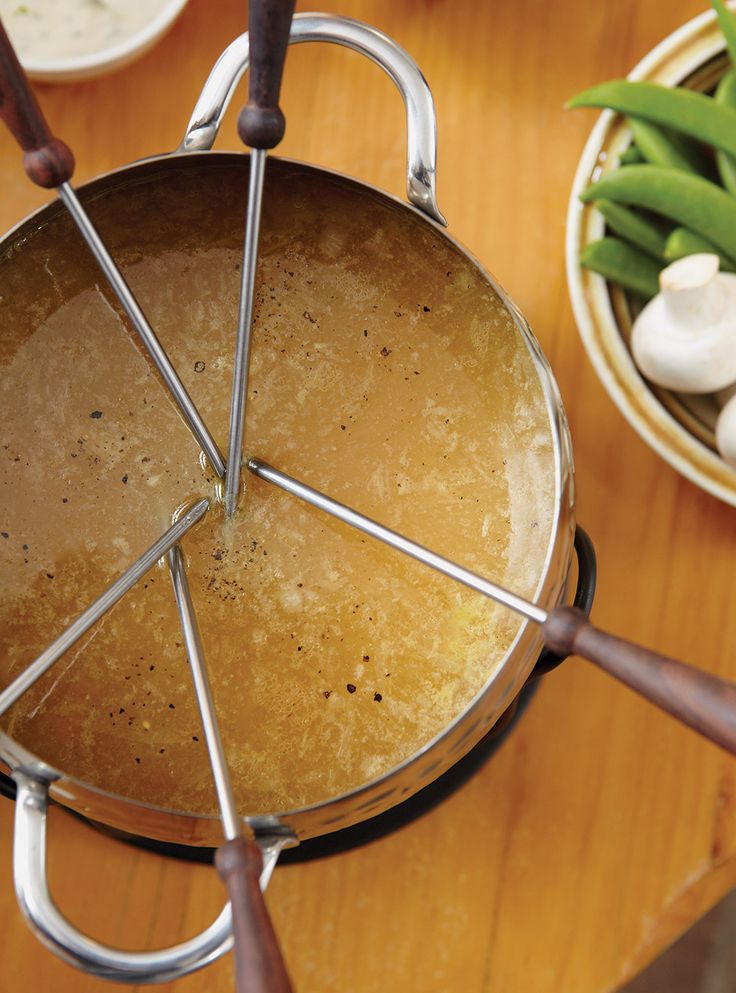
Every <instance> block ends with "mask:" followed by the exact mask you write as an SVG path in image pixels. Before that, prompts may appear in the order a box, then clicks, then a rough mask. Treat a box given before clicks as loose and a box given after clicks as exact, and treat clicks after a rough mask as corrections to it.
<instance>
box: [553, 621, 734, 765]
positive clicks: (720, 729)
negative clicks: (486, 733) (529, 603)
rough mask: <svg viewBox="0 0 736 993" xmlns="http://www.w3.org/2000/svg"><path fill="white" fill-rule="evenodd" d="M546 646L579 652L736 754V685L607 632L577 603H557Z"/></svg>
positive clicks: (689, 725) (568, 653) (571, 652)
mask: <svg viewBox="0 0 736 993" xmlns="http://www.w3.org/2000/svg"><path fill="white" fill-rule="evenodd" d="M542 635H543V637H544V641H545V644H546V645H548V647H549V648H551V649H552V650H553V651H555V652H559V653H560V654H565V655H579V656H581V657H582V658H584V659H587V660H588V661H589V662H593V663H594V664H595V665H597V666H598V667H599V668H600V669H603V670H604V672H607V673H608V674H609V675H610V676H613V677H614V679H618V680H619V682H622V683H625V685H626V686H629V687H630V688H631V689H632V690H635V691H636V692H637V693H640V694H641V695H642V696H643V697H645V698H646V699H647V700H649V701H650V702H651V703H653V704H655V706H657V707H659V708H660V709H661V710H664V711H666V712H667V713H668V714H671V715H672V716H673V717H675V718H676V719H677V720H678V721H681V722H682V723H683V724H686V725H687V726H688V727H690V728H692V729H693V731H697V732H698V733H699V734H702V735H703V736H704V737H705V738H708V739H709V740H710V741H712V742H714V743H715V744H716V745H720V746H721V748H725V749H726V751H728V752H730V753H731V754H732V755H736V684H734V683H730V682H728V681H727V680H725V679H719V678H718V677H717V676H713V675H711V674H710V673H707V672H701V671H700V670H699V669H695V668H694V667H693V666H690V665H685V664H684V663H683V662H678V661H676V660H675V659H671V658H668V657H667V656H666V655H660V654H659V652H654V651H652V650H651V649H648V648H643V647H642V646H641V645H635V644H632V643H631V642H630V641H625V640H624V639H623V638H617V637H616V636H615V635H612V634H608V633H607V632H606V631H601V630H600V629H599V628H597V627H595V626H594V625H593V624H591V623H590V621H589V620H588V618H587V616H586V615H585V614H584V613H583V611H582V610H579V609H578V608H577V607H555V609H554V610H552V611H550V613H549V614H548V615H547V619H546V621H545V622H544V623H543V625H542Z"/></svg>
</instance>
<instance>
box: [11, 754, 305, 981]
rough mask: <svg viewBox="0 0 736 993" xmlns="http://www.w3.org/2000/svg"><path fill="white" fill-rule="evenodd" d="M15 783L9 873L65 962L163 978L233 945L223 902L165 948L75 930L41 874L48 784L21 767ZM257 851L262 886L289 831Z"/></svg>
mask: <svg viewBox="0 0 736 993" xmlns="http://www.w3.org/2000/svg"><path fill="white" fill-rule="evenodd" d="M13 778H14V779H15V781H16V783H17V786H18V794H17V800H16V811H15V830H14V844H13V877H14V880H15V891H16V896H17V898H18V904H19V905H20V908H21V911H22V912H23V915H24V917H25V918H26V920H27V921H28V923H29V925H30V927H31V929H32V930H33V931H34V932H35V934H36V935H37V937H38V938H39V939H40V941H41V942H42V943H43V944H44V945H46V947H47V948H49V949H50V950H51V951H52V952H54V953H55V954H56V955H58V956H59V958H61V959H63V960H64V961H65V962H67V963H69V964H70V965H73V966H76V967H77V968H78V969H82V970H84V971H85V972H89V973H91V974H92V975H95V976H99V977H101V978H104V979H110V980H116V981H118V982H135V983H164V982H169V981H171V980H174V979H179V978H180V977H181V976H186V975H187V974H188V973H190V972H194V971H195V970H196V969H201V968H202V967H203V966H206V965H208V964H209V963H210V962H213V961H214V960H215V959H217V958H219V957H220V956H221V955H223V954H224V953H225V952H228V951H229V950H230V949H231V948H232V947H233V939H232V915H231V911H230V904H229V903H228V904H226V906H225V907H224V908H223V910H222V912H221V913H220V915H219V916H218V917H217V919H216V920H215V921H214V922H213V923H212V924H210V926H209V927H208V928H206V929H205V930H204V931H202V932H201V934H198V935H196V936H195V937H194V938H190V939H189V940H188V941H184V942H182V943H181V944H179V945H172V946H171V947H170V948H161V949H158V950H156V951H153V952H128V951H123V950H120V949H116V948H109V947H107V946H106V945H102V944H100V943H99V942H97V941H94V940H93V939H92V938H90V937H88V936H87V935H86V934H83V933H82V932H81V931H79V930H78V929H77V928H76V927H74V925H73V924H71V923H70V921H68V920H67V918H66V917H64V916H63V914H62V913H61V912H60V911H59V909H58V907H57V906H56V904H55V903H54V900H53V898H52V896H51V894H50V893H49V888H48V880H47V878H46V814H47V809H48V783H47V782H45V781H43V780H39V779H37V778H35V777H34V776H32V775H29V774H27V773H25V772H22V771H16V772H15V773H14V774H13ZM257 840H258V843H259V846H260V848H261V851H262V853H263V871H262V873H261V877H260V885H261V889H262V890H265V888H266V886H267V885H268V881H269V879H270V878H271V873H272V872H273V868H274V866H275V865H276V861H277V859H278V857H279V854H280V853H281V850H282V849H283V848H284V847H285V846H287V845H290V844H293V842H294V838H293V837H292V836H291V835H289V834H286V835H269V836H264V837H262V838H258V839H257Z"/></svg>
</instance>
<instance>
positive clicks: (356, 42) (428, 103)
mask: <svg viewBox="0 0 736 993" xmlns="http://www.w3.org/2000/svg"><path fill="white" fill-rule="evenodd" d="M305 41H324V42H328V43H330V44H334V45H343V46H344V47H345V48H350V49H352V50H353V51H354V52H359V53H360V54H361V55H365V56H366V57H367V58H369V59H370V60H371V61H372V62H375V63H376V65H378V66H380V67H381V69H383V71H384V72H385V73H386V74H387V75H388V76H389V77H390V78H391V79H392V80H393V82H394V83H395V84H396V87H397V89H398V90H399V92H400V93H401V96H402V98H403V100H404V106H405V107H406V127H407V143H408V152H407V165H406V195H407V197H408V199H409V200H410V202H411V203H413V204H414V206H415V207H418V208H419V209H420V210H421V211H423V212H424V213H425V214H427V215H428V216H429V217H431V218H432V220H434V221H437V222H438V223H439V224H442V225H443V226H446V225H447V221H446V220H445V218H444V217H443V216H442V214H441V212H440V210H439V207H438V206H437V197H436V193H435V178H436V164H437V122H436V117H435V112H434V101H433V100H432V94H431V92H430V89H429V86H428V85H427V81H426V80H425V78H424V76H423V75H422V73H421V72H420V70H419V67H418V66H417V64H416V62H415V61H414V60H413V59H412V58H411V56H410V55H409V54H408V52H405V51H404V49H403V48H401V47H400V46H399V45H397V44H396V42H395V41H392V39H391V38H389V37H388V35H385V34H384V33H383V32H382V31H378V30H377V29H376V28H373V27H371V26H370V25H368V24H363V23H362V22H361V21H356V20H353V18H351V17H336V16H333V15H331V14H296V15H295V16H294V19H293V21H292V22H291V32H290V35H289V44H290V45H298V44H301V43H302V42H305ZM248 60H249V44H248V34H247V33H246V34H242V35H240V37H239V38H236V39H235V41H234V42H232V43H231V44H230V45H229V46H228V47H227V48H226V49H225V51H224V52H223V53H222V55H221V56H220V58H219V59H218V60H217V62H216V63H215V66H214V68H213V69H212V72H211V73H210V75H209V77H208V79H207V82H206V83H205V84H204V88H203V89H202V92H201V94H200V96H199V99H198V100H197V104H196V106H195V108H194V111H193V112H192V116H191V117H190V119H189V124H188V125H187V129H186V132H185V134H184V139H183V140H182V143H181V145H180V146H179V148H178V150H177V151H179V152H195V151H207V150H209V149H210V148H212V146H213V144H214V142H215V138H216V137H217V133H218V131H219V129H220V124H221V122H222V118H223V116H224V114H225V111H226V110H227V108H228V105H229V103H230V100H231V99H232V96H233V93H234V91H235V88H236V87H237V85H238V83H239V81H240V79H241V77H242V75H243V73H244V72H245V71H246V69H247V68H248Z"/></svg>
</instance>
